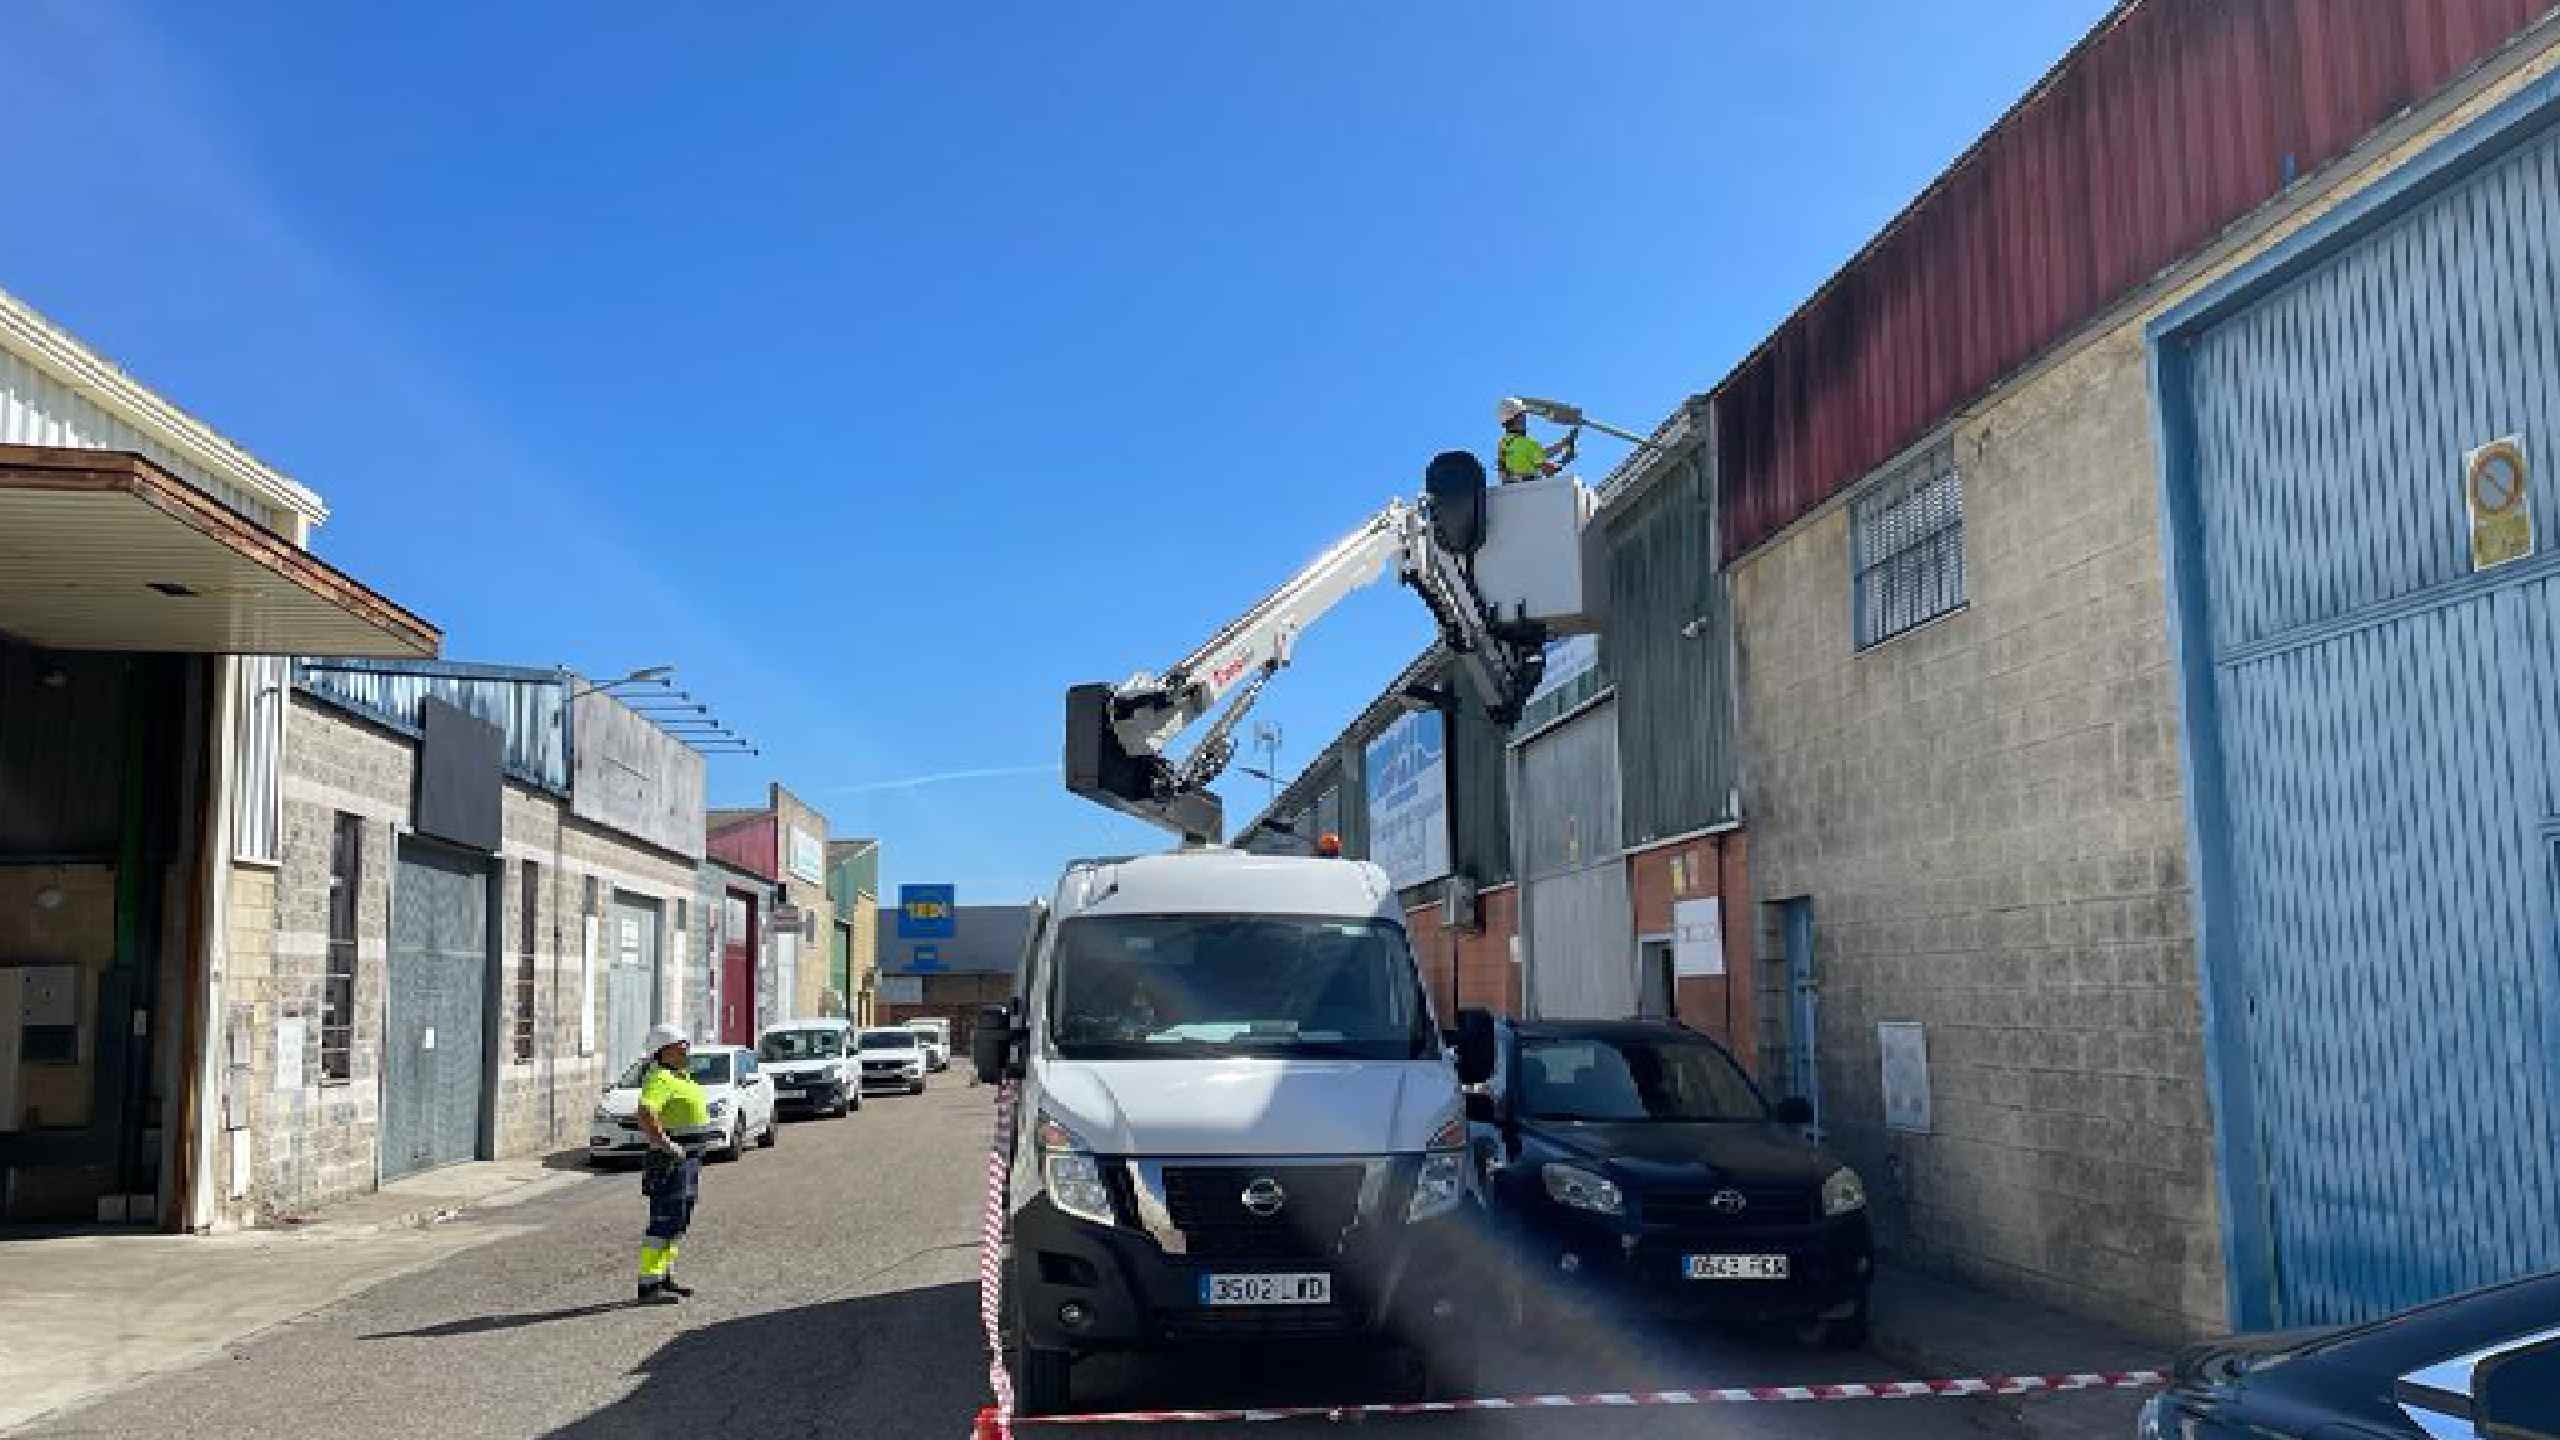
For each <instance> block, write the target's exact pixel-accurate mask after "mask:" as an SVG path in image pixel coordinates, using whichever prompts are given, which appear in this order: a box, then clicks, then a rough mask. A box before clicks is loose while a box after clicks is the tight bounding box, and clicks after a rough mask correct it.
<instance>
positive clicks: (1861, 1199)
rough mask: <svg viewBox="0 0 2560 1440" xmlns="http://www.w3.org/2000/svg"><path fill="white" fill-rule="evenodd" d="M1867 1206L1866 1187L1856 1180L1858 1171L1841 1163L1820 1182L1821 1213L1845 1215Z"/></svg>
mask: <svg viewBox="0 0 2560 1440" xmlns="http://www.w3.org/2000/svg"><path fill="white" fill-rule="evenodd" d="M1866 1208H1867V1187H1866V1186H1865V1185H1863V1184H1861V1183H1859V1180H1858V1172H1857V1171H1855V1170H1852V1169H1850V1168H1849V1167H1848V1166H1846V1165H1843V1166H1841V1167H1840V1168H1839V1169H1837V1170H1834V1171H1832V1172H1831V1178H1830V1179H1828V1180H1825V1181H1823V1182H1822V1213H1823V1214H1824V1215H1826V1216H1830V1215H1847V1214H1850V1213H1852V1212H1855V1211H1859V1210H1864V1209H1866Z"/></svg>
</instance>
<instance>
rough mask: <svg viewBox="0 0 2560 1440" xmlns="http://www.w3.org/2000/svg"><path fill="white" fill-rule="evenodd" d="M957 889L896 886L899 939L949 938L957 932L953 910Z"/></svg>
mask: <svg viewBox="0 0 2560 1440" xmlns="http://www.w3.org/2000/svg"><path fill="white" fill-rule="evenodd" d="M957 899H958V890H957V888H956V887H954V886H950V885H901V886H899V887H898V938H899V939H901V940H948V939H950V938H951V937H952V936H953V935H954V934H956V933H958V927H957V925H956V923H955V911H956V909H957V905H956V901H957Z"/></svg>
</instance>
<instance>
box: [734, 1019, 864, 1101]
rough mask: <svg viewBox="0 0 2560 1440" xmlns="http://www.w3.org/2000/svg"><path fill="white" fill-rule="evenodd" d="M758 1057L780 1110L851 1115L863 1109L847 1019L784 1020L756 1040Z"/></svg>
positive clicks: (858, 1067) (851, 1033) (860, 1084)
mask: <svg viewBox="0 0 2560 1440" xmlns="http://www.w3.org/2000/svg"><path fill="white" fill-rule="evenodd" d="M756 1059H757V1060H758V1061H760V1062H762V1071H763V1074H764V1075H765V1077H766V1078H767V1079H770V1080H771V1081H772V1082H773V1103H774V1108H776V1109H778V1110H784V1111H789V1112H792V1113H794V1114H797V1113H799V1112H802V1111H806V1112H807V1113H809V1114H811V1115H850V1114H852V1113H853V1112H854V1111H856V1110H859V1109H861V1108H862V1070H861V1062H860V1061H858V1060H856V1059H855V1058H854V1044H853V1024H852V1022H850V1021H847V1020H839V1019H832V1018H830V1019H820V1020H785V1021H782V1022H781V1023H779V1024H775V1025H768V1026H766V1027H765V1031H764V1033H763V1034H762V1035H759V1036H757V1037H756Z"/></svg>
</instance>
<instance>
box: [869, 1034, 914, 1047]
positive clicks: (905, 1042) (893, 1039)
mask: <svg viewBox="0 0 2560 1440" xmlns="http://www.w3.org/2000/svg"><path fill="white" fill-rule="evenodd" d="M862 1048H863V1049H865V1050H913V1049H914V1048H916V1032H914V1031H913V1030H865V1031H863V1032H862Z"/></svg>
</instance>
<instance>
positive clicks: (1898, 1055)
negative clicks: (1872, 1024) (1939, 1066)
mask: <svg viewBox="0 0 2560 1440" xmlns="http://www.w3.org/2000/svg"><path fill="white" fill-rule="evenodd" d="M1876 1049H1877V1050H1878V1051H1879V1052H1880V1053H1881V1054H1882V1055H1883V1057H1884V1123H1885V1128H1886V1129H1888V1130H1901V1131H1904V1132H1906V1133H1909V1134H1913V1135H1926V1134H1928V1133H1929V1041H1928V1037H1927V1035H1926V1034H1924V1033H1923V1032H1922V1030H1921V1028H1920V1023H1919V1022H1918V1021H1916V1020H1883V1021H1878V1022H1877V1024H1876Z"/></svg>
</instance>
